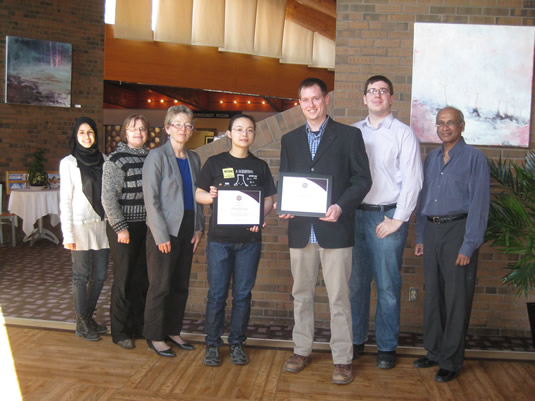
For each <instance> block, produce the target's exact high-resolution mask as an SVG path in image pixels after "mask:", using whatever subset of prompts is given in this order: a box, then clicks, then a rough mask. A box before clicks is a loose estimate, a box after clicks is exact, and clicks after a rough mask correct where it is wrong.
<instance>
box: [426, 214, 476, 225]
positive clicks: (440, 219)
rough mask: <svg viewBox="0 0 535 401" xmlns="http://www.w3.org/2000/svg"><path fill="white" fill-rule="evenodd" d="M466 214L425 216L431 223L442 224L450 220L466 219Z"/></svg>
mask: <svg viewBox="0 0 535 401" xmlns="http://www.w3.org/2000/svg"><path fill="white" fill-rule="evenodd" d="M466 216H468V214H466V213H461V214H452V215H451V216H426V217H427V221H430V222H431V223H435V224H444V223H450V222H452V221H457V220H462V219H466Z"/></svg>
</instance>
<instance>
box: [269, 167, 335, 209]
mask: <svg viewBox="0 0 535 401" xmlns="http://www.w3.org/2000/svg"><path fill="white" fill-rule="evenodd" d="M331 192H332V177H331V176H329V175H318V174H296V173H280V174H279V185H278V191H277V214H291V215H293V216H306V217H324V216H325V213H327V209H328V208H329V206H330V205H331Z"/></svg>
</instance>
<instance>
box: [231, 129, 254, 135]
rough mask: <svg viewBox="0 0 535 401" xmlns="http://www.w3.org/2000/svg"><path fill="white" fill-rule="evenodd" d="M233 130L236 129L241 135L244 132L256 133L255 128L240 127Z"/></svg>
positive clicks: (248, 133)
mask: <svg viewBox="0 0 535 401" xmlns="http://www.w3.org/2000/svg"><path fill="white" fill-rule="evenodd" d="M232 131H236V132H237V133H238V134H239V135H241V134H243V133H244V132H245V133H246V134H247V135H254V134H255V130H254V129H253V128H247V129H243V128H242V127H238V128H232Z"/></svg>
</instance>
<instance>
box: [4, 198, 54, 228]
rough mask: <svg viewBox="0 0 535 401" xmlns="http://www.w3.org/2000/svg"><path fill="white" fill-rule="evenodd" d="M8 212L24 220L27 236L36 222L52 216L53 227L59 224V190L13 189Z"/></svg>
mask: <svg viewBox="0 0 535 401" xmlns="http://www.w3.org/2000/svg"><path fill="white" fill-rule="evenodd" d="M8 210H9V211H10V212H11V213H15V214H16V215H17V216H19V217H20V218H21V219H22V230H23V231H24V233H25V234H26V235H30V234H31V233H32V231H33V226H34V224H35V222H36V221H37V220H38V219H40V218H41V217H43V216H46V215H47V214H50V223H51V224H52V225H53V226H56V225H58V223H59V189H37V190H33V189H12V190H11V194H10V195H9V205H8Z"/></svg>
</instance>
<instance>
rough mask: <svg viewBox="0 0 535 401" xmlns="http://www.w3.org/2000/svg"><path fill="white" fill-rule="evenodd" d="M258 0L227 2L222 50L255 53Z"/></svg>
mask: <svg viewBox="0 0 535 401" xmlns="http://www.w3.org/2000/svg"><path fill="white" fill-rule="evenodd" d="M255 21H256V0H227V1H226V2H225V45H224V46H223V47H222V48H219V50H220V51H227V52H234V53H246V54H254V31H255Z"/></svg>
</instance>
